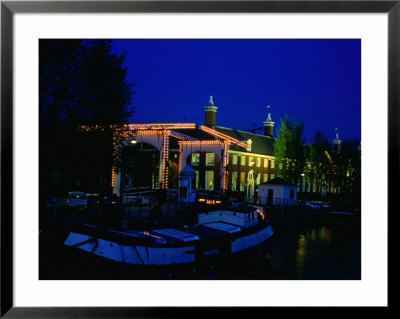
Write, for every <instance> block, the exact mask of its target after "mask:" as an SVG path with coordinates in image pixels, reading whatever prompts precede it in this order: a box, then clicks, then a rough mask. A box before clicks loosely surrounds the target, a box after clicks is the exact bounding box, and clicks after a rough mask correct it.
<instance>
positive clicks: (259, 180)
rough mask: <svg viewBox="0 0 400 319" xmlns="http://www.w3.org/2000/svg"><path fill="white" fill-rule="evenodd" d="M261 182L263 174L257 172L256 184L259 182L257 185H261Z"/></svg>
mask: <svg viewBox="0 0 400 319" xmlns="http://www.w3.org/2000/svg"><path fill="white" fill-rule="evenodd" d="M260 183H261V174H260V173H258V174H257V179H256V184H257V185H260Z"/></svg>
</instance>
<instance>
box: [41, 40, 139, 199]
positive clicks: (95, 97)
mask: <svg viewBox="0 0 400 319" xmlns="http://www.w3.org/2000/svg"><path fill="white" fill-rule="evenodd" d="M124 60H125V56H124V55H121V56H119V55H116V54H115V53H113V52H112V42H111V41H107V40H40V41H39V133H40V134H39V156H40V158H39V173H40V185H41V187H40V188H41V193H42V194H43V193H47V192H49V191H50V190H52V189H56V188H55V187H53V184H54V180H52V179H53V178H54V172H56V171H57V172H58V175H60V176H61V177H60V178H61V181H60V184H61V185H65V187H66V188H68V187H72V186H81V187H83V185H82V183H83V181H86V184H87V185H86V186H87V187H88V188H91V187H94V185H96V184H97V185H99V184H101V182H103V184H104V185H109V184H110V183H109V182H110V180H109V178H110V174H111V166H112V165H113V161H114V160H115V156H114V155H115V154H114V143H115V139H114V134H115V128H116V127H118V126H121V125H122V124H123V123H126V122H127V121H128V118H129V117H130V116H131V115H132V114H133V107H132V106H131V102H132V101H131V97H132V94H133V93H134V92H133V90H132V87H133V84H131V83H129V82H128V81H127V79H126V75H127V69H126V68H125V67H124V66H123V63H124ZM82 127H86V128H90V133H88V132H87V130H82ZM102 177H104V180H103V181H99V178H102ZM77 182H79V184H77ZM59 190H60V191H65V190H66V189H62V188H60V189H59Z"/></svg>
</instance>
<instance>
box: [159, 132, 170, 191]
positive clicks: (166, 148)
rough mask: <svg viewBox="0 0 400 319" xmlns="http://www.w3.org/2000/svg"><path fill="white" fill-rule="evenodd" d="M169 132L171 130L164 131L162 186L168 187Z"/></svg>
mask: <svg viewBox="0 0 400 319" xmlns="http://www.w3.org/2000/svg"><path fill="white" fill-rule="evenodd" d="M169 134H170V131H168V130H166V131H164V133H163V140H164V141H163V144H164V146H163V159H162V182H161V188H163V189H166V188H168V167H167V165H166V163H167V160H168V153H169Z"/></svg>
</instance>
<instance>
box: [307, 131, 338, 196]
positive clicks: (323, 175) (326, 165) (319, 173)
mask: <svg viewBox="0 0 400 319" xmlns="http://www.w3.org/2000/svg"><path fill="white" fill-rule="evenodd" d="M331 149H332V147H331V144H330V143H329V142H328V137H327V136H326V135H324V134H322V133H321V131H319V130H318V131H317V132H315V136H314V138H313V139H312V140H311V143H310V144H309V153H308V162H309V166H307V169H306V170H305V173H306V175H307V179H308V180H309V181H312V182H313V183H314V182H315V185H316V192H321V191H322V184H323V183H324V182H325V183H326V179H327V178H328V176H330V175H331V171H332V170H331V168H332V163H331V162H330V157H329V156H330V155H329V152H330V150H331Z"/></svg>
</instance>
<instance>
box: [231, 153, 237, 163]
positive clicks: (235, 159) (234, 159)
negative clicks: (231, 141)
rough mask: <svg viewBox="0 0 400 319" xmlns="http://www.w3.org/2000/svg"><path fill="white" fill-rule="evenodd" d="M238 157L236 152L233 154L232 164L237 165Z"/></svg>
mask: <svg viewBox="0 0 400 319" xmlns="http://www.w3.org/2000/svg"><path fill="white" fill-rule="evenodd" d="M237 158H238V157H237V155H236V154H233V155H232V164H233V165H236V164H237Z"/></svg>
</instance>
